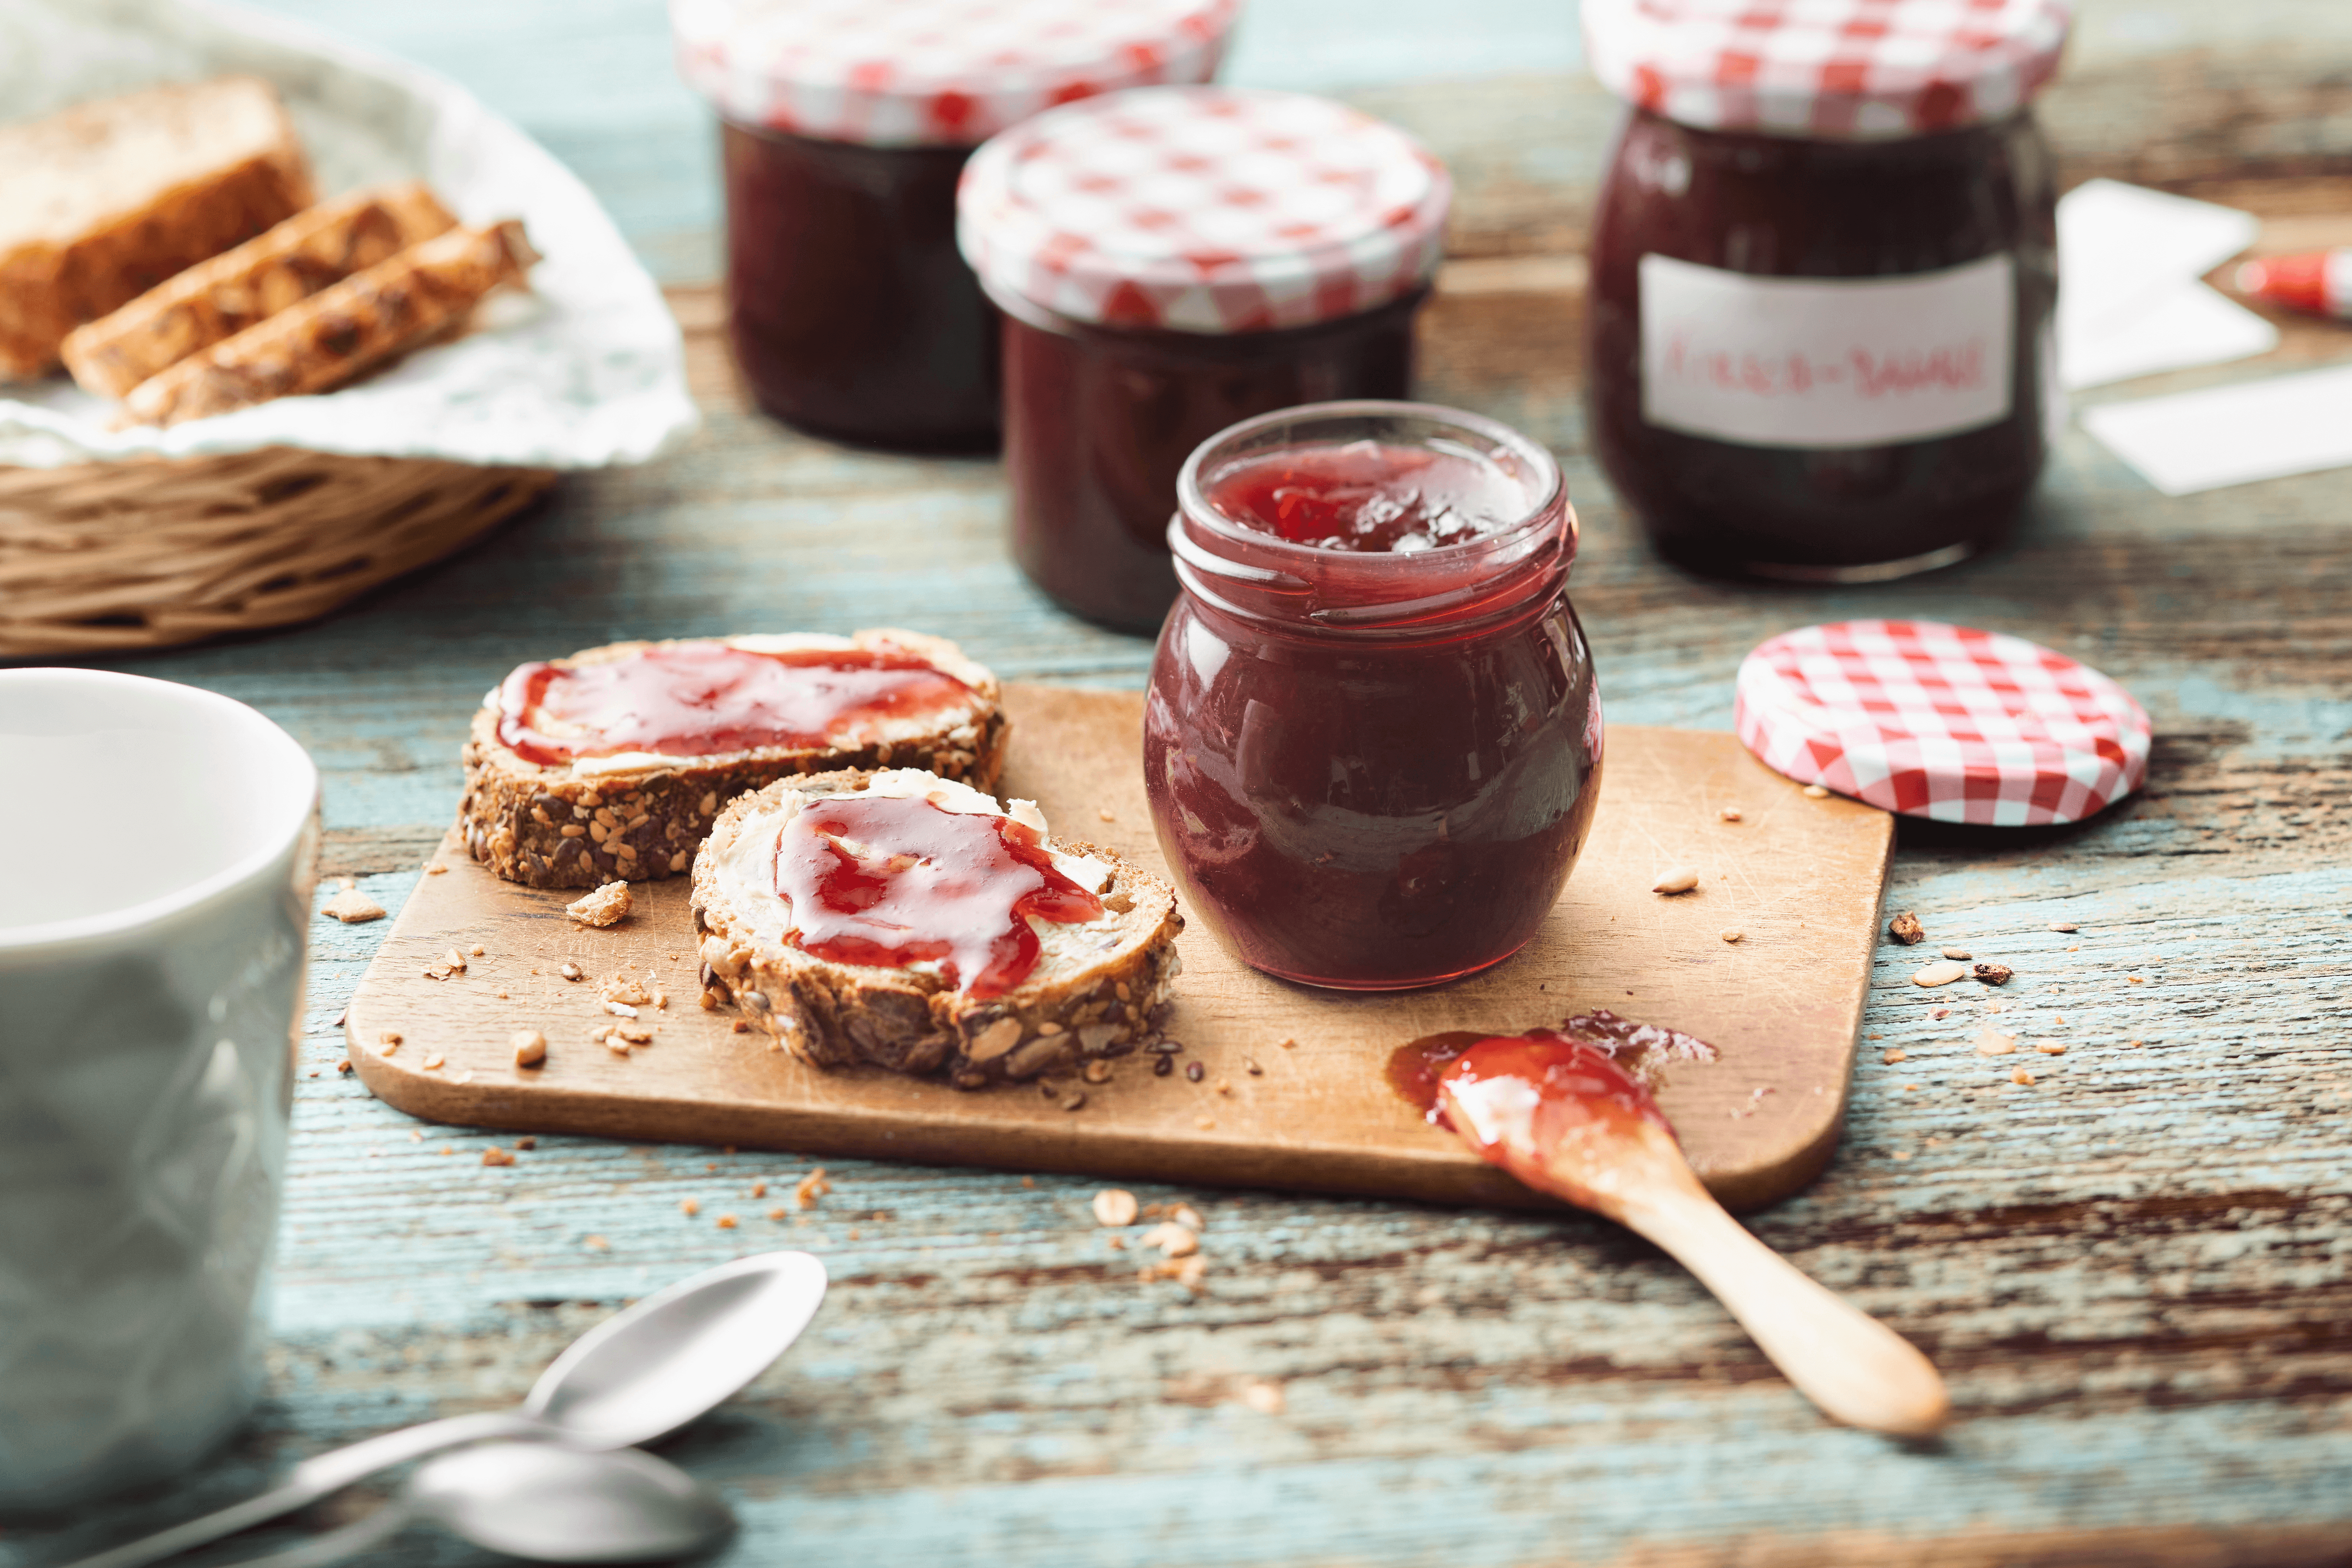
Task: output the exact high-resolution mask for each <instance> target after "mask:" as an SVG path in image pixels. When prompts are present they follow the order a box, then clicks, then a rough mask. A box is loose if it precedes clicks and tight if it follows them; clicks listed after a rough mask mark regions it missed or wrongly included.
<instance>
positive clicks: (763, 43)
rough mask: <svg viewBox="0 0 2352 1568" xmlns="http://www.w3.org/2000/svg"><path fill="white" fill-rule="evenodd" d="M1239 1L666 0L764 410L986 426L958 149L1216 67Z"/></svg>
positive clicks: (878, 433)
mask: <svg viewBox="0 0 2352 1568" xmlns="http://www.w3.org/2000/svg"><path fill="white" fill-rule="evenodd" d="M1240 7H1241V0H1118V3H1117V4H1105V3H1104V0H670V8H669V9H670V28H671V34H672V37H673V40H674V42H675V44H676V47H677V66H678V70H679V73H680V74H681V75H682V76H683V77H684V78H686V80H687V82H688V85H689V86H691V87H693V88H695V89H697V90H698V91H700V92H701V93H702V94H703V95H704V96H705V97H706V98H708V99H709V100H710V101H711V103H712V105H713V106H714V107H715V108H716V109H717V110H718V111H719V122H720V130H719V139H720V152H721V161H722V164H723V168H724V177H725V184H726V192H727V292H728V301H727V305H728V327H729V331H730V336H731V338H732V340H733V344H734V349H735V358H736V362H737V363H738V364H739V365H740V367H741V368H742V371H743V375H744V378H745V380H746V381H747V382H750V384H751V392H752V394H753V396H754V397H755V398H757V400H758V401H759V403H760V406H761V408H763V409H765V410H766V411H767V412H769V413H772V414H774V415H775V416H777V417H778V418H780V419H782V420H785V421H788V422H789V423H793V424H796V425H799V426H801V427H802V428H803V429H806V430H810V431H814V432H816V433H818V434H824V435H830V436H835V437H839V438H841V439H844V440H848V441H856V442H863V443H869V444H877V445H883V446H890V447H897V448H901V449H906V450H959V449H963V450H986V449H989V448H991V447H992V446H993V445H994V444H995V443H996V438H997V377H996V319H995V312H994V311H993V310H992V309H991V308H990V307H989V305H988V303H987V301H986V299H985V298H983V297H982V294H981V291H980V287H979V285H978V284H977V283H976V282H975V281H974V280H973V278H972V276H971V269H970V268H969V267H965V266H964V264H963V260H962V258H961V256H958V255H957V254H956V242H955V189H956V182H957V180H958V179H959V178H960V177H961V175H962V173H963V168H964V164H965V162H966V161H967V160H968V159H969V158H970V157H971V152H972V149H973V148H975V147H977V146H979V145H980V144H981V143H982V141H986V140H988V138H990V137H991V136H993V135H995V134H996V133H997V132H998V131H1003V130H1004V129H1005V128H1006V127H1008V126H1011V125H1014V124H1017V123H1018V122H1020V121H1021V120H1024V119H1026V118H1027V117H1029V116H1031V115H1034V114H1035V113H1037V112H1038V111H1039V110H1047V109H1051V108H1053V107H1055V105H1058V104H1065V103H1069V102H1072V101H1075V100H1076V99H1083V98H1087V97H1089V96H1091V95H1093V94H1096V93H1101V92H1108V91H1112V90H1115V89H1122V88H1130V87H1139V86H1144V85H1148V84H1151V83H1160V82H1203V81H1206V80H1208V79H1209V78H1210V77H1211V76H1213V74H1214V73H1215V70H1216V68H1217V63H1218V60H1219V58H1220V57H1221V56H1222V55H1223V51H1224V45H1225V39H1226V35H1227V34H1228V32H1229V31H1230V30H1231V28H1232V26H1233V22H1234V16H1235V15H1236V13H1237V12H1238V11H1239V10H1240Z"/></svg>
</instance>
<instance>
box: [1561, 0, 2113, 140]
mask: <svg viewBox="0 0 2352 1568" xmlns="http://www.w3.org/2000/svg"><path fill="white" fill-rule="evenodd" d="M1583 15H1584V49H1585V56H1586V57H1587V58H1588V59H1589V60H1590V61H1591V65H1592V74H1593V75H1595V76H1597V77H1599V78H1601V85H1603V86H1604V87H1606V88H1608V89H1610V90H1611V91H1612V92H1614V93H1615V94H1617V95H1618V96H1619V97H1620V98H1622V99H1628V100H1629V101H1631V102H1633V103H1636V104H1639V105H1640V106H1641V107H1643V109H1646V110H1652V111H1653V112H1654V113H1657V114H1662V115H1664V117H1665V118H1667V119H1668V120H1675V121H1678V122H1679V123H1681V124H1684V125H1692V126H1696V127H1698V128H1699V129H1701V130H1703V131H1767V132H1770V133H1773V134H1777V135H1782V136H1800V137H1807V138H1812V139H1816V140H1822V141H1864V140H1874V139H1882V138H1884V139H1893V138H1899V137H1905V136H1918V135H1923V134H1925V133H1927V132H1928V131H1948V130H1950V129H1951V128H1953V127H1955V126H1960V125H1970V124H1974V123H1977V122H1979V121H1980V120H1998V119H2000V117H2001V116H2003V115H2005V114H2008V113H2009V112H2011V110H2016V109H2021V108H2022V107H2023V106H2024V105H2026V104H2027V103H2030V102H2031V101H2032V99H2033V95H2034V94H2035V93H2037V92H2039V91H2041V90H2042V84H2043V83H2044V82H2046V81H2048V80H2049V79H2050V78H2051V77H2052V76H2053V75H2054V74H2055V73H2056V71H2057V69H2058V56H2059V52H2060V51H2061V50H2062V49H2063V48H2064V47H2065V44H2066V31H2067V28H2068V26H2070V25H2071V23H2072V20H2073V5H2072V3H2071V0H1584V11H1583Z"/></svg>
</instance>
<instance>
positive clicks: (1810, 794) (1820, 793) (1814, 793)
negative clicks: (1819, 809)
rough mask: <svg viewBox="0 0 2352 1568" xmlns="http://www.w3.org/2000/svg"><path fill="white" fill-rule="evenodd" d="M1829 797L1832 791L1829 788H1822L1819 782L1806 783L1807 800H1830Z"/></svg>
mask: <svg viewBox="0 0 2352 1568" xmlns="http://www.w3.org/2000/svg"><path fill="white" fill-rule="evenodd" d="M1829 798H1830V792H1829V791H1828V790H1827V789H1823V788H1822V787H1821V786H1820V785H1819V784H1808V785H1806V786H1805V799H1806V800H1828V799H1829Z"/></svg>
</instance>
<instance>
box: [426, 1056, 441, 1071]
mask: <svg viewBox="0 0 2352 1568" xmlns="http://www.w3.org/2000/svg"><path fill="white" fill-rule="evenodd" d="M442 1060H443V1059H442V1058H441V1057H438V1056H428V1057H426V1058H425V1071H427V1072H436V1071H439V1070H440V1067H441V1062H442Z"/></svg>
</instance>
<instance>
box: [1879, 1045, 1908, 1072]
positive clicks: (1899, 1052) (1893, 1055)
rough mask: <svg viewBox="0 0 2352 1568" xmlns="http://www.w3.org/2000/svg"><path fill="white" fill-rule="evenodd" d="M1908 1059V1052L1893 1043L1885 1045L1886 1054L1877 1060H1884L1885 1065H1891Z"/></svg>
mask: <svg viewBox="0 0 2352 1568" xmlns="http://www.w3.org/2000/svg"><path fill="white" fill-rule="evenodd" d="M1910 1059H1911V1053H1910V1052H1908V1051H1905V1050H1904V1049H1903V1048H1902V1047H1901V1046H1899V1045H1895V1046H1889V1047H1887V1049H1886V1054H1885V1056H1883V1057H1881V1058H1880V1059H1879V1060H1881V1061H1884V1062H1885V1063H1886V1065H1887V1066H1889V1067H1892V1066H1894V1065H1895V1063H1896V1062H1898V1061H1909V1060H1910Z"/></svg>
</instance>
